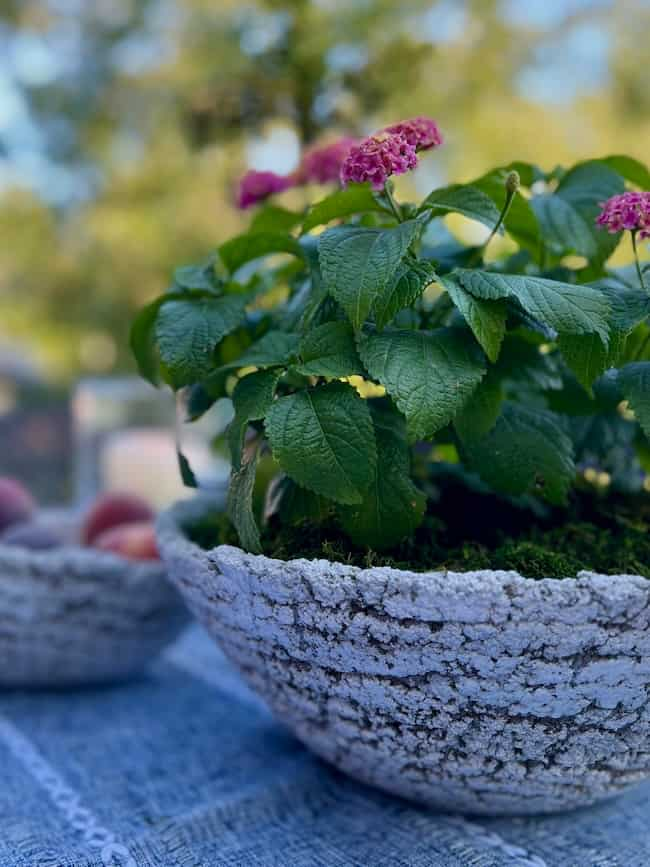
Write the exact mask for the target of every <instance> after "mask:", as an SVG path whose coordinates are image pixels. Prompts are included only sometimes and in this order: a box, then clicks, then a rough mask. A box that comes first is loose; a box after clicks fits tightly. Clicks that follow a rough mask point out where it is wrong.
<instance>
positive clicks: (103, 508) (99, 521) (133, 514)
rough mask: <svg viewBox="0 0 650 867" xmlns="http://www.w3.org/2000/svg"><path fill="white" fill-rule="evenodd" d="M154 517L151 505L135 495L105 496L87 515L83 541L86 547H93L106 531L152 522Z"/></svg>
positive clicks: (111, 494)
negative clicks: (125, 525)
mask: <svg viewBox="0 0 650 867" xmlns="http://www.w3.org/2000/svg"><path fill="white" fill-rule="evenodd" d="M153 517H154V513H153V511H152V509H151V507H150V506H149V504H148V503H145V501H144V500H143V499H141V498H140V497H136V496H135V495H134V494H121V493H108V494H104V495H102V496H101V497H98V498H97V500H96V501H95V503H94V505H93V506H92V508H91V509H90V511H89V512H88V514H87V515H86V520H85V521H84V524H83V527H82V529H81V540H82V542H83V543H84V544H86V545H92V544H94V541H95V539H96V538H97V537H98V536H100V535H102V534H103V533H104V532H105V531H106V530H110V529H112V528H113V527H119V526H121V525H123V524H132V523H134V522H135V521H151V519H152V518H153Z"/></svg>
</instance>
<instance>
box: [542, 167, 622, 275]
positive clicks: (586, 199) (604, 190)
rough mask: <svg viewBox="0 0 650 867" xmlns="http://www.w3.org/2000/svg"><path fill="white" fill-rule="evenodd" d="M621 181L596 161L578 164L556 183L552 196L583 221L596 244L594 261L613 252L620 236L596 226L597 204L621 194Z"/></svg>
mask: <svg viewBox="0 0 650 867" xmlns="http://www.w3.org/2000/svg"><path fill="white" fill-rule="evenodd" d="M624 190H625V182H624V181H623V178H622V177H621V176H620V174H618V172H616V171H614V170H613V169H612V168H610V166H608V165H606V164H605V163H603V162H601V161H600V160H589V161H587V162H583V163H578V164H577V165H575V166H574V167H573V168H572V169H570V170H569V171H568V172H567V173H566V174H565V175H564V177H563V178H562V180H561V181H560V183H559V185H558V188H557V190H556V193H555V195H557V196H559V197H560V198H561V199H564V201H566V202H568V203H569V204H570V205H571V206H572V207H573V208H574V210H575V211H577V212H578V213H579V214H580V215H581V216H582V218H583V219H584V221H585V224H586V225H587V227H588V228H589V231H590V232H591V234H592V237H593V239H594V243H595V245H596V251H597V254H596V257H595V258H596V259H597V261H598V262H599V263H603V262H604V261H605V260H606V259H607V258H609V256H610V255H611V253H612V252H613V251H614V250H615V249H616V246H617V244H618V242H619V240H620V233H619V234H615V235H612V234H610V233H609V232H606V231H604V230H602V229H601V228H599V227H598V226H597V225H596V217H597V216H598V214H599V213H600V209H601V204H602V203H603V202H604V201H605V200H606V199H608V198H610V196H615V195H617V194H619V193H622V192H624Z"/></svg>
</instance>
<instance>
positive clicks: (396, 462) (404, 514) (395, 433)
mask: <svg viewBox="0 0 650 867" xmlns="http://www.w3.org/2000/svg"><path fill="white" fill-rule="evenodd" d="M371 410H372V417H373V423H374V427H375V438H376V441H377V466H376V469H375V473H374V478H373V480H372V483H371V485H370V488H369V489H368V491H367V493H366V494H365V496H364V498H363V502H362V503H361V504H360V505H358V506H339V510H338V511H339V515H340V518H341V522H342V525H343V528H344V530H345V532H346V533H347V534H348V535H349V536H350V538H351V539H352V541H353V542H356V544H358V545H367V546H368V547H370V548H374V549H375V550H382V549H385V548H390V547H392V546H393V545H396V544H397V543H398V542H400V541H401V540H402V539H404V538H405V537H407V536H410V535H411V534H412V533H413V531H414V530H415V529H416V528H417V527H418V526H419V525H420V523H421V521H422V517H423V516H424V508H425V504H426V500H425V497H424V495H423V494H422V492H421V491H419V490H418V489H417V488H416V487H415V485H414V484H413V482H412V481H411V478H410V469H411V468H410V454H409V449H408V443H407V440H406V430H405V425H404V418H403V416H401V415H400V414H399V413H397V412H396V411H395V410H394V409H392V408H391V407H386V406H385V405H383V404H378V403H377V402H376V401H373V403H372V405H371Z"/></svg>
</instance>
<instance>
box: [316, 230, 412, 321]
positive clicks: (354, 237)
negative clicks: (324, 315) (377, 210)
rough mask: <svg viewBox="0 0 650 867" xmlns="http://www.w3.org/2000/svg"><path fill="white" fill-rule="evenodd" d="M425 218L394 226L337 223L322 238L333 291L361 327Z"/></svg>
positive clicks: (322, 260)
mask: <svg viewBox="0 0 650 867" xmlns="http://www.w3.org/2000/svg"><path fill="white" fill-rule="evenodd" d="M422 225H423V222H422V220H420V219H417V220H407V221H406V222H405V223H400V225H399V226H396V227H395V228H391V229H366V228H362V227H359V226H337V227H335V228H333V229H328V230H327V231H326V232H325V233H324V234H323V235H322V236H321V239H320V245H319V252H320V265H321V271H322V274H323V280H324V281H325V284H326V285H327V288H328V289H329V292H330V293H331V295H332V296H333V297H334V298H335V299H336V301H338V303H339V304H340V305H341V307H343V309H344V310H345V312H346V313H347V315H348V318H349V319H350V321H351V322H352V325H353V326H354V328H355V329H359V328H361V326H362V325H363V323H364V321H365V320H366V317H367V316H368V314H369V313H370V311H371V309H372V306H373V303H374V301H375V298H376V296H377V295H378V294H380V293H381V292H383V291H384V290H385V288H386V286H387V285H388V284H389V283H390V282H391V281H392V279H393V277H394V275H395V272H396V270H397V268H398V266H399V264H400V262H401V261H402V259H403V258H404V256H405V255H406V253H407V251H408V249H409V246H410V245H411V243H412V242H413V241H414V240H415V238H416V237H417V236H418V235H419V233H420V231H421V228H422Z"/></svg>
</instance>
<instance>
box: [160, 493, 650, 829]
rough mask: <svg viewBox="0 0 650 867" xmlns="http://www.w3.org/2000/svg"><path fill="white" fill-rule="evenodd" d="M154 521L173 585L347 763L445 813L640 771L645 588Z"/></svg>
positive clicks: (574, 794)
mask: <svg viewBox="0 0 650 867" xmlns="http://www.w3.org/2000/svg"><path fill="white" fill-rule="evenodd" d="M192 517H193V509H192V504H183V505H181V506H180V507H178V506H177V507H175V508H174V509H173V510H171V511H170V512H168V513H166V514H164V515H163V516H162V517H161V519H160V521H159V545H160V548H161V553H162V556H163V559H164V560H165V563H166V565H167V567H168V571H169V575H170V578H171V579H172V580H173V581H174V582H175V583H176V585H177V586H178V588H179V589H180V590H181V592H182V593H183V595H184V597H185V599H186V601H187V603H188V605H189V607H190V609H191V610H192V611H193V613H194V614H195V615H196V616H197V618H198V619H199V620H200V621H201V622H202V623H203V624H204V625H205V626H206V627H207V628H208V630H209V631H210V632H211V634H212V636H213V637H214V638H215V640H216V641H217V642H218V643H219V645H220V646H221V647H222V648H223V650H224V651H225V652H226V654H227V655H228V656H229V657H230V659H231V660H232V661H233V662H234V663H235V664H236V665H237V666H238V667H239V669H240V670H241V672H242V673H243V675H244V677H245V678H246V679H247V680H248V682H249V683H250V684H251V685H252V686H253V687H254V688H255V689H256V690H257V691H258V692H259V693H260V694H261V695H262V696H263V697H264V698H265V699H266V700H267V702H268V703H269V705H270V707H271V708H272V709H273V711H274V712H275V713H276V715H277V716H278V717H279V718H280V719H281V720H283V721H284V722H285V723H286V724H287V725H288V726H289V727H290V728H291V730H292V731H293V732H294V733H295V734H296V736H297V737H298V738H300V740H302V741H303V742H304V743H305V744H306V745H307V746H309V747H310V748H311V749H312V750H313V751H314V752H315V753H317V754H318V755H319V756H322V757H323V758H325V759H327V760H328V761H330V762H331V763H332V764H334V765H335V766H336V767H338V768H339V769H340V770H342V771H344V772H346V773H348V774H350V775H351V776H353V777H356V778H357V779H359V780H362V781H364V782H366V783H369V784H371V785H374V786H378V787H379V788H381V789H385V790H387V791H389V792H393V793H395V794H397V795H402V796H404V797H407V798H410V799H413V800H416V801H419V802H420V803H424V804H429V805H432V806H435V807H439V808H442V809H445V810H453V811H460V812H466V813H475V814H492V815H498V814H536V813H545V812H553V811H557V810H562V809H565V808H571V807H578V806H582V805H587V804H591V803H594V802H596V801H599V800H601V799H603V798H607V797H609V796H611V795H614V794H617V793H618V792H620V791H621V790H623V789H625V788H626V787H628V786H630V785H631V784H633V783H636V782H638V781H640V780H643V779H644V778H646V777H648V776H649V775H650V705H649V703H648V691H649V689H650V629H649V628H648V625H649V620H650V581H648V580H646V579H644V578H641V577H639V576H634V575H620V576H605V575H596V574H591V573H582V574H581V575H580V576H579V577H578V578H571V579H566V580H562V581H559V580H554V579H543V580H530V579H527V578H523V577H521V576H520V575H518V574H517V573H515V572H491V571H481V572H467V573H440V572H432V573H427V574H422V573H420V574H418V573H411V572H405V571H398V570H393V569H386V568H372V569H359V568H356V567H352V566H346V565H342V564H339V563H330V562H328V561H326V560H316V561H308V560H292V561H289V562H283V561H279V560H272V559H270V558H267V557H263V556H254V555H250V554H246V553H244V552H243V551H241V550H240V549H238V548H233V547H229V546H221V547H218V548H215V549H214V550H211V551H205V550H202V549H201V548H199V547H197V546H196V545H194V544H193V543H191V542H190V541H189V540H188V539H187V537H186V536H185V535H184V534H183V532H182V530H181V529H180V528H181V526H183V525H187V523H188V521H190V520H191V519H192Z"/></svg>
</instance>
